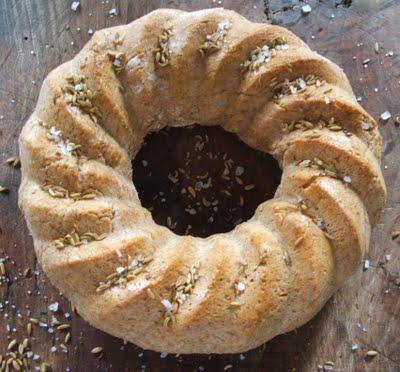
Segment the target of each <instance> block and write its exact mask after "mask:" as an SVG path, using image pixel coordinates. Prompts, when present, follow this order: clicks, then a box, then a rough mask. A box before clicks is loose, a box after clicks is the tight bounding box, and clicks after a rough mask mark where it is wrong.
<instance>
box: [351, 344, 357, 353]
mask: <svg viewBox="0 0 400 372" xmlns="http://www.w3.org/2000/svg"><path fill="white" fill-rule="evenodd" d="M356 350H358V344H356V343H355V342H353V343H352V344H351V351H356Z"/></svg>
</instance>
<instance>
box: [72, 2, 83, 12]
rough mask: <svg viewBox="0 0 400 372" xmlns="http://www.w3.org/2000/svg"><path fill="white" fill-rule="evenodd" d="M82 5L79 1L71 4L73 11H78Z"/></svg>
mask: <svg viewBox="0 0 400 372" xmlns="http://www.w3.org/2000/svg"><path fill="white" fill-rule="evenodd" d="M80 6H81V3H80V2H79V1H73V2H72V4H71V10H72V11H73V12H76V11H77V10H78V9H79V7H80Z"/></svg>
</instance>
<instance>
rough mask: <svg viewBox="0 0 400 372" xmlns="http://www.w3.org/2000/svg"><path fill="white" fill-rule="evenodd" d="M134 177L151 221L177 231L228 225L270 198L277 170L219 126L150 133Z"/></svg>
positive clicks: (202, 233) (200, 232) (199, 232)
mask: <svg viewBox="0 0 400 372" xmlns="http://www.w3.org/2000/svg"><path fill="white" fill-rule="evenodd" d="M132 167H133V182H134V184H135V186H136V190H137V191H138V194H139V198H140V200H141V202H142V205H143V206H144V207H145V208H147V209H148V210H149V211H151V213H152V215H153V218H154V220H155V221H156V223H158V224H160V225H165V226H167V227H168V228H169V229H170V230H172V231H173V232H175V233H176V234H179V235H193V236H199V237H207V236H209V235H212V234H216V233H223V232H228V231H230V230H232V229H233V228H234V227H235V226H236V225H237V224H239V223H241V222H244V221H246V220H248V219H249V218H251V217H252V216H253V214H254V211H255V210H256V208H257V206H258V205H259V204H260V203H262V202H264V201H265V200H267V199H271V198H273V196H274V194H275V190H276V188H277V187H278V185H279V182H280V179H281V174H282V172H281V169H280V168H279V166H278V163H277V162H276V160H275V159H274V158H273V157H272V156H270V155H269V154H266V153H263V152H260V151H256V150H253V149H252V148H250V147H249V146H247V145H246V144H245V143H243V142H242V141H241V140H239V138H238V137H237V136H236V135H235V134H232V133H228V132H226V131H224V130H223V129H222V128H221V127H219V126H214V127H205V126H200V125H193V126H190V127H184V128H166V129H163V130H161V131H159V132H156V133H151V134H149V135H148V136H147V137H146V138H145V141H144V144H143V146H142V148H141V150H140V151H139V153H138V154H137V156H136V157H135V159H134V160H133V161H132Z"/></svg>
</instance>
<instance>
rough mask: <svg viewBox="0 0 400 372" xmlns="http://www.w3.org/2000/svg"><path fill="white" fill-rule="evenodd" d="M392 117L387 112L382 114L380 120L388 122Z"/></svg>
mask: <svg viewBox="0 0 400 372" xmlns="http://www.w3.org/2000/svg"><path fill="white" fill-rule="evenodd" d="M391 117H392V114H391V113H390V112H389V111H385V112H382V114H381V120H383V121H388V120H389V119H390V118H391Z"/></svg>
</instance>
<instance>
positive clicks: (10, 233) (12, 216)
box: [0, 0, 400, 371]
mask: <svg viewBox="0 0 400 372" xmlns="http://www.w3.org/2000/svg"><path fill="white" fill-rule="evenodd" d="M71 2H72V1H65V0H54V1H43V0H15V1H9V0H0V41H1V55H0V69H1V70H0V146H1V147H0V148H1V158H0V160H1V165H0V185H3V186H5V187H7V188H9V190H10V192H9V194H1V195H0V258H5V262H4V264H5V267H6V271H7V279H6V280H2V281H1V282H0V319H1V322H0V353H5V351H6V348H7V345H8V343H9V342H10V340H12V339H13V338H17V339H18V341H22V339H23V338H24V337H25V335H26V324H27V322H28V319H29V317H31V316H34V317H38V318H40V319H41V320H43V321H45V322H49V321H50V320H51V314H50V313H49V311H48V309H47V307H48V305H50V304H52V303H54V302H59V304H60V308H61V310H60V311H59V312H58V313H57V314H56V317H57V318H58V319H59V320H60V321H62V322H68V323H70V324H71V325H72V330H71V334H72V342H71V344H70V345H67V353H64V352H63V351H62V349H61V348H60V343H62V342H63V339H64V336H65V333H66V331H57V330H56V331H55V332H54V333H51V330H49V329H48V328H42V327H39V326H35V327H34V331H33V335H32V339H31V345H32V346H31V349H32V351H33V352H34V353H35V354H38V355H40V356H41V359H42V360H44V361H46V362H47V363H48V364H49V365H51V366H52V369H53V370H54V371H65V370H67V368H69V369H70V370H72V371H92V370H96V369H99V370H104V371H106V370H110V371H138V370H141V369H142V368H143V367H142V366H146V371H200V370H202V368H201V367H203V368H205V370H220V371H222V370H224V367H225V366H227V365H232V366H233V367H232V370H235V371H236V370H237V371H266V370H268V371H313V370H317V368H318V365H322V364H324V363H325V362H327V361H332V362H334V369H335V370H338V371H399V370H400V337H399V334H400V328H399V323H400V320H399V313H400V311H399V310H400V306H399V305H400V301H399V299H400V296H399V291H400V289H399V269H400V265H399V258H400V253H399V243H398V242H396V241H393V240H392V239H391V233H392V231H394V230H396V229H400V218H399V209H400V207H399V205H400V204H399V202H400V198H399V193H398V190H399V187H400V172H398V169H399V166H398V164H399V160H400V147H399V146H397V143H398V141H399V130H400V129H399V128H397V127H396V126H395V125H394V120H393V118H392V119H390V120H389V121H388V122H387V123H386V124H383V123H382V124H381V125H380V127H381V132H382V135H383V143H384V148H383V167H384V168H383V173H384V176H385V179H386V182H387V185H388V190H389V198H388V204H387V208H386V210H385V213H384V215H383V217H382V218H381V220H380V222H379V224H378V225H377V226H376V228H375V230H374V232H373V238H372V244H371V248H370V252H369V254H368V259H369V260H370V263H371V267H370V268H369V269H368V270H366V271H363V270H362V269H361V268H360V269H359V270H358V271H357V273H356V274H355V275H354V276H353V277H352V278H351V280H349V281H348V283H347V284H346V285H345V286H344V287H343V288H342V289H340V290H339V291H338V292H337V293H336V294H335V296H334V297H333V298H332V299H331V300H330V301H329V302H328V304H327V305H326V306H325V308H324V309H323V310H322V311H321V312H320V314H318V316H317V317H316V318H314V319H313V320H312V321H311V322H309V323H308V324H307V325H305V326H303V327H301V328H300V329H298V330H297V331H296V332H291V333H289V334H286V335H282V336H279V337H277V338H275V339H274V340H272V341H271V342H269V343H267V344H266V345H264V346H263V347H260V348H258V349H257V350H253V351H250V352H248V353H245V354H244V355H243V356H239V355H227V356H179V357H176V356H166V357H164V355H162V357H161V356H160V354H157V353H153V352H147V351H145V352H143V351H142V350H140V349H139V348H137V347H135V346H133V345H125V346H124V345H123V344H122V342H121V341H120V340H118V339H116V338H113V337H111V336H108V335H106V334H104V333H102V332H100V331H98V330H96V329H94V328H92V327H90V326H89V325H88V324H87V323H86V322H85V321H83V320H82V319H81V318H80V317H79V315H77V314H72V312H71V309H70V307H69V304H68V302H67V301H66V300H65V299H64V298H63V297H62V296H60V294H59V293H58V292H57V290H55V289H54V288H53V287H52V286H51V284H50V283H49V282H48V280H47V279H46V277H45V276H44V275H42V274H41V273H40V268H39V267H38V265H37V261H36V258H35V255H34V252H33V248H32V241H31V238H30V236H29V233H28V231H27V228H26V225H25V222H24V219H23V217H22V216H21V214H20V212H19V211H18V207H17V190H18V185H19V181H20V174H19V171H18V170H17V169H13V168H12V167H10V166H7V165H4V162H3V161H4V160H5V159H7V158H8V157H10V156H14V155H16V154H17V152H18V146H17V140H18V135H19V132H20V130H21V127H22V125H23V124H24V122H25V121H26V120H27V118H28V116H29V114H30V113H31V112H32V110H33V108H34V105H35V102H36V99H37V95H38V92H39V88H40V84H41V82H42V80H43V79H44V77H45V76H46V75H47V73H48V72H49V71H50V70H51V69H53V68H54V67H56V66H57V65H59V64H60V63H62V62H64V61H66V60H68V59H70V58H72V57H73V56H74V55H75V53H76V52H77V51H79V50H80V49H81V47H82V46H83V45H84V44H85V43H86V41H88V40H89V39H90V35H89V33H88V30H89V29H93V30H97V29H100V28H104V27H108V26H113V25H118V24H124V23H127V22H130V21H132V20H134V19H136V18H138V17H140V16H142V15H144V14H146V13H147V12H149V11H151V10H153V9H156V8H158V7H173V8H179V9H183V10H194V9H201V8H206V7H215V6H221V5H222V6H224V7H225V8H229V9H234V10H236V11H238V12H240V13H241V14H243V15H244V16H246V17H248V18H249V19H251V20H253V21H258V22H267V21H270V22H273V23H279V24H282V25H284V26H287V27H288V28H290V29H291V30H293V31H294V32H295V33H296V34H297V35H298V36H300V37H302V38H303V39H304V40H305V41H306V42H307V43H309V45H310V46H311V47H312V48H313V49H315V50H316V51H318V52H320V53H321V54H323V55H324V56H326V57H328V58H330V59H332V60H333V61H335V62H337V63H338V64H339V65H341V66H343V67H344V69H345V71H346V73H347V74H348V76H349V79H350V81H351V83H352V85H353V88H354V91H355V93H356V95H357V96H359V97H360V98H361V99H362V101H361V104H362V105H363V106H364V107H365V108H366V109H367V110H368V111H369V112H370V113H371V114H372V115H373V116H374V117H375V118H376V119H378V118H379V117H380V115H381V113H382V112H384V111H390V112H391V113H392V116H393V117H395V116H396V115H400V108H399V101H400V89H399V88H400V59H399V55H398V54H399V52H400V27H399V20H398V18H399V17H398V16H399V15H400V3H399V2H398V1H396V0H357V1H338V0H336V1H333V0H332V1H329V0H325V1H317V0H314V1H313V0H310V1H308V3H309V4H310V5H311V7H312V12H311V13H310V14H309V15H307V16H303V15H302V14H301V9H300V8H301V6H302V5H304V2H302V1H296V0H275V1H273V0H271V1H268V0H266V1H256V0H252V1H244V0H243V1H239V0H230V1H228V0H224V1H211V0H209V1H197V0H192V1H190V0H181V1H173V0H170V1H167V0H166V1H161V0H160V1H156V0H141V1H138V0H136V1H133V0H132V1H122V0H121V1H108V0H107V1H96V0H87V1H82V6H81V9H80V10H79V11H78V12H76V13H74V12H73V11H72V10H71V9H70V4H71ZM113 8H115V9H116V12H117V15H115V16H111V15H110V14H109V11H110V10H111V9H113ZM376 42H378V43H379V54H376V53H375V51H374V44H375V43H376ZM367 58H369V59H370V60H371V61H370V63H369V64H368V66H367V67H364V66H363V64H362V61H363V60H365V59H367ZM217 137H218V138H219V140H221V141H225V139H224V136H219V135H217ZM228 142H229V141H228ZM228 142H224V143H228ZM229 143H230V142H229ZM231 151H234V149H231ZM228 152H229V149H228ZM243 154H245V152H243ZM243 156H244V155H243ZM246 156H247V155H246ZM249 156H251V155H249ZM168 165H169V166H171V167H173V164H168V162H166V166H168ZM171 169H172V168H171ZM268 182H269V179H268V178H261V179H258V178H257V183H258V186H259V187H262V185H264V186H265V185H267V186H268ZM182 218H183V219H184V217H183V216H182ZM385 257H386V259H385ZM26 268H30V269H31V271H32V274H31V275H30V277H28V278H24V276H23V271H24V270H25V269H26ZM65 312H69V313H71V314H72V315H71V319H70V318H68V317H67V318H65V315H63V314H64V313H65ZM353 343H354V344H357V345H358V347H359V348H358V350H355V351H352V350H351V347H352V344H353ZM52 346H56V351H55V352H52V351H51V347H52ZM95 346H101V347H103V349H104V358H103V359H97V358H96V357H94V356H93V355H92V354H91V353H90V350H91V349H92V348H93V347H95ZM368 350H376V351H377V352H378V355H377V356H376V357H374V358H365V354H366V352H367V351H368ZM31 365H32V366H37V365H39V363H37V362H31ZM32 368H33V367H32Z"/></svg>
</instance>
